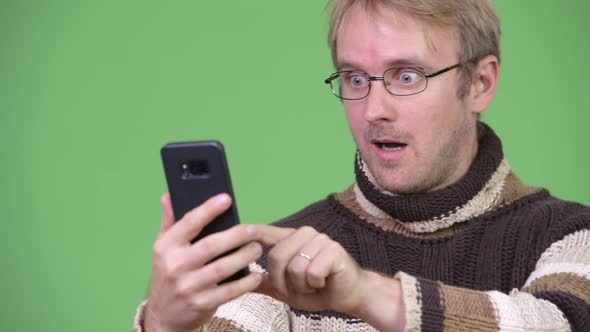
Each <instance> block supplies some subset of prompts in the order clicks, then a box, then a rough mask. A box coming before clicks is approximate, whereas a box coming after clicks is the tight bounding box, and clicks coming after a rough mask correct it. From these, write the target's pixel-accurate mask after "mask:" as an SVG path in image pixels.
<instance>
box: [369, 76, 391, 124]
mask: <svg viewBox="0 0 590 332" xmlns="http://www.w3.org/2000/svg"><path fill="white" fill-rule="evenodd" d="M383 83H384V82H383V81H374V82H372V84H371V91H370V92H369V95H368V96H367V97H365V99H364V101H365V105H364V116H365V120H367V121H368V122H372V123H376V122H391V121H395V119H396V118H397V116H398V111H397V108H396V96H394V95H392V94H391V93H389V92H388V91H387V89H385V85H384V84H383Z"/></svg>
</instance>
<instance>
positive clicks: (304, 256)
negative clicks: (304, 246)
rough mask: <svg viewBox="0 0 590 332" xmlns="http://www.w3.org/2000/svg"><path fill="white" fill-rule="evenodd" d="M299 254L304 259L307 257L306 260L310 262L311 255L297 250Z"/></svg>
mask: <svg viewBox="0 0 590 332" xmlns="http://www.w3.org/2000/svg"><path fill="white" fill-rule="evenodd" d="M299 256H301V257H303V258H305V259H307V260H308V261H310V262H311V257H309V256H308V255H306V254H304V253H302V252H299Z"/></svg>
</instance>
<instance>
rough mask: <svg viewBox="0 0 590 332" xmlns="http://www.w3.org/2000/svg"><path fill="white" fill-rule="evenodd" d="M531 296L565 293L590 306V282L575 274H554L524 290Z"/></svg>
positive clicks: (544, 277)
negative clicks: (543, 293)
mask: <svg viewBox="0 0 590 332" xmlns="http://www.w3.org/2000/svg"><path fill="white" fill-rule="evenodd" d="M522 291H523V292H528V293H531V294H535V293H542V292H564V293H568V294H570V295H572V296H575V297H578V298H580V299H582V300H583V301H584V302H586V303H588V304H590V280H589V279H586V278H584V277H582V276H580V275H577V274H574V273H554V274H549V275H546V276H543V277H541V278H539V279H536V280H534V281H533V282H532V283H531V284H530V285H529V286H527V287H525V288H523V289H522Z"/></svg>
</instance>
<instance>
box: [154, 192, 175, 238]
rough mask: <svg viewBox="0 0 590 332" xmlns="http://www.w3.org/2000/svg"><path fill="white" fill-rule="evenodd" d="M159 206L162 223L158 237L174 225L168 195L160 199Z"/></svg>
mask: <svg viewBox="0 0 590 332" xmlns="http://www.w3.org/2000/svg"><path fill="white" fill-rule="evenodd" d="M160 205H162V221H161V223H160V231H159V233H158V237H159V236H160V235H162V234H164V233H166V231H168V230H169V229H170V227H172V225H174V221H175V220H174V213H173V212H172V202H171V201H170V194H169V193H165V194H164V195H162V197H161V198H160Z"/></svg>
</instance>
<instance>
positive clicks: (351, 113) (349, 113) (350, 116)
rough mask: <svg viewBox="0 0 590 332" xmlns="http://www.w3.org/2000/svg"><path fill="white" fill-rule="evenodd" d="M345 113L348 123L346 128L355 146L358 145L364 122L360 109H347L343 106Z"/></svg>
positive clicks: (363, 129)
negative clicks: (352, 137)
mask: <svg viewBox="0 0 590 332" xmlns="http://www.w3.org/2000/svg"><path fill="white" fill-rule="evenodd" d="M345 113H346V121H348V127H349V128H350V131H351V133H352V135H353V136H354V139H355V141H356V143H357V144H359V143H360V141H359V140H360V139H362V137H363V134H364V131H365V127H366V121H365V120H364V118H363V113H362V111H361V110H360V109H354V107H347V106H345Z"/></svg>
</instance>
